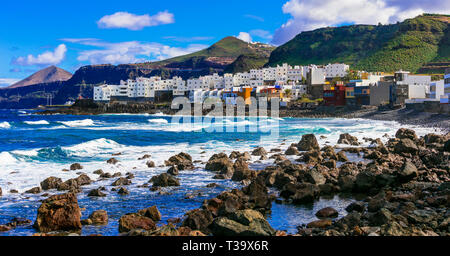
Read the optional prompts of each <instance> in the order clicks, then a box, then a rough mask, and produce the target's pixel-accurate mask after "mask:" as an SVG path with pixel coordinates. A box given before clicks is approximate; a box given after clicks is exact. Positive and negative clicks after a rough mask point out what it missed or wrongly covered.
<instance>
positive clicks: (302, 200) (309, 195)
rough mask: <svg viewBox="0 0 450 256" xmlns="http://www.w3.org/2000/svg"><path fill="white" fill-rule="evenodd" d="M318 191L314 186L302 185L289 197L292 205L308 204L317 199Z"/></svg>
mask: <svg viewBox="0 0 450 256" xmlns="http://www.w3.org/2000/svg"><path fill="white" fill-rule="evenodd" d="M319 194H320V191H319V188H318V187H317V186H316V185H313V184H308V183H303V184H301V185H300V187H299V188H298V189H297V190H296V191H295V194H294V195H292V196H291V199H292V203H294V204H310V203H313V202H314V200H316V199H317V198H318V197H319Z"/></svg>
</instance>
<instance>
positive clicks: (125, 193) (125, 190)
mask: <svg viewBox="0 0 450 256" xmlns="http://www.w3.org/2000/svg"><path fill="white" fill-rule="evenodd" d="M117 194H119V195H122V196H124V195H129V194H130V192H129V191H128V189H127V188H124V187H120V188H119V191H117Z"/></svg>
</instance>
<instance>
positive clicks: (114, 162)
mask: <svg viewBox="0 0 450 256" xmlns="http://www.w3.org/2000/svg"><path fill="white" fill-rule="evenodd" d="M118 162H119V160H117V159H115V158H111V159H108V160H107V161H106V163H108V164H117V163H118Z"/></svg>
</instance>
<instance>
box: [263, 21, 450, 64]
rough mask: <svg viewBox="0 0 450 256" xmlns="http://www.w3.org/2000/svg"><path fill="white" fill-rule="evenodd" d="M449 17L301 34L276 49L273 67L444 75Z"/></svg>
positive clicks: (448, 54)
mask: <svg viewBox="0 0 450 256" xmlns="http://www.w3.org/2000/svg"><path fill="white" fill-rule="evenodd" d="M449 23H450V16H449V15H439V14H424V15H420V16H417V17H415V18H412V19H407V20H405V21H403V22H399V23H397V24H389V25H351V26H343V27H328V28H320V29H316V30H313V31H306V32H302V33H300V34H299V35H297V36H296V37H295V38H294V39H292V40H291V41H289V42H287V43H286V44H284V45H281V46H280V47H278V48H277V49H275V50H274V51H273V52H272V53H271V55H270V59H269V63H268V65H269V66H273V65H276V64H281V63H284V62H287V63H289V64H301V65H307V64H327V63H334V62H345V63H347V64H350V65H351V67H352V68H353V69H359V70H366V71H386V72H392V71H395V70H399V69H403V70H408V71H411V72H424V73H443V72H444V70H445V68H446V67H449V65H448V63H449V62H450V28H449Z"/></svg>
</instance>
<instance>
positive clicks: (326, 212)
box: [316, 207, 339, 219]
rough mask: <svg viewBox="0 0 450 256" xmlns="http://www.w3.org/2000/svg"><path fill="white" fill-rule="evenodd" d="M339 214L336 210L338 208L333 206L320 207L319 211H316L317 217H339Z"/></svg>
mask: <svg viewBox="0 0 450 256" xmlns="http://www.w3.org/2000/svg"><path fill="white" fill-rule="evenodd" d="M338 215H339V213H338V211H336V209H334V208H332V207H326V208H323V209H320V210H319V211H317V212H316V217H317V218H332V219H334V218H337V216H338Z"/></svg>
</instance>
